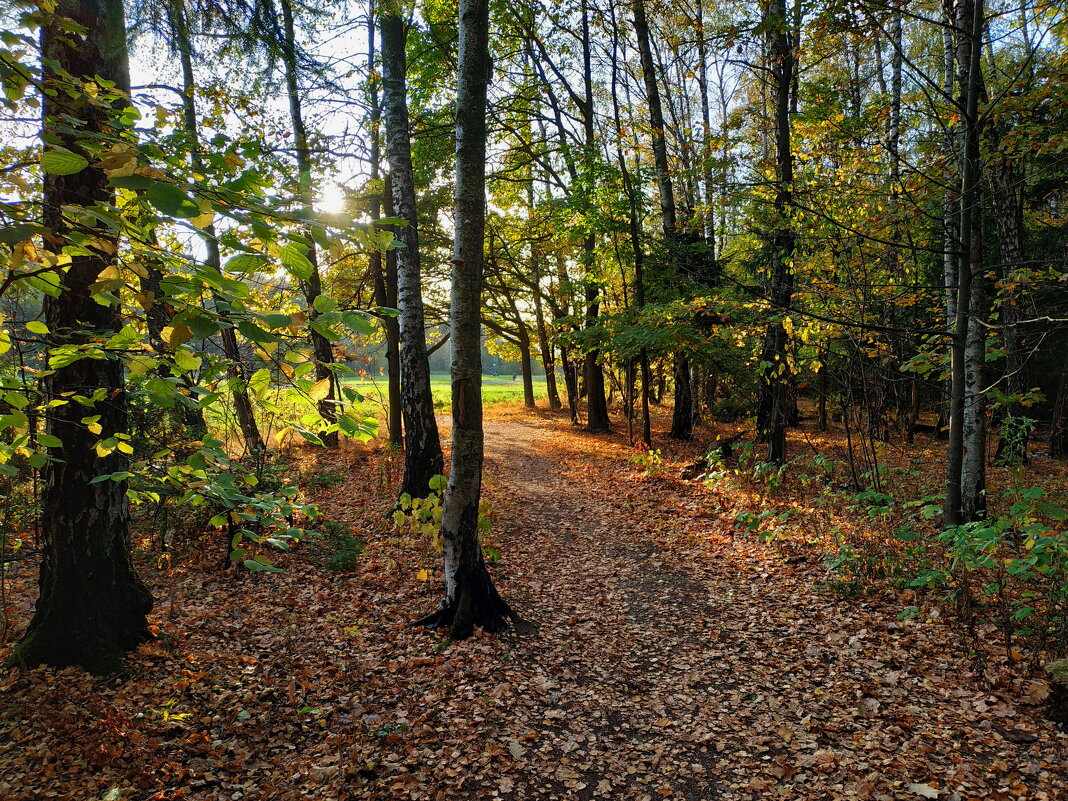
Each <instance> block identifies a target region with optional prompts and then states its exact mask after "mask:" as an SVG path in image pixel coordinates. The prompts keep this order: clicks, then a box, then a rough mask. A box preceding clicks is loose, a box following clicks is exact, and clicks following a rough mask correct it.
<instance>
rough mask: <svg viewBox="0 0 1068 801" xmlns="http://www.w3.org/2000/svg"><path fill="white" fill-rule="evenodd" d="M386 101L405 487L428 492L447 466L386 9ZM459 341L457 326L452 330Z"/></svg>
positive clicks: (400, 39) (396, 24)
mask: <svg viewBox="0 0 1068 801" xmlns="http://www.w3.org/2000/svg"><path fill="white" fill-rule="evenodd" d="M381 27H382V101H383V108H382V111H383V118H384V120H385V123H386V158H387V160H388V161H389V164H390V169H391V173H390V175H391V177H392V186H393V210H394V213H395V214H396V216H398V217H400V218H401V219H403V220H406V221H407V223H408V224H407V225H405V226H403V227H401V228H400V229H399V230H398V231H397V239H399V240H400V241H401V242H402V243H403V245H404V246H403V247H402V248H400V249H399V250H398V251H397V303H398V306H399V307H400V362H401V409H402V413H403V416H404V479H403V481H402V482H401V488H400V491H401V493H408V494H409V495H411V496H412V497H415V498H423V497H426V495H427V494H428V493H429V491H430V479H431V478H433V477H434V476H436V475H439V474H440V473H442V472H444V463H445V459H444V456H443V454H442V452H441V440H440V438H439V436H438V424H437V420H435V419H434V398H433V396H432V395H431V392H430V365H429V363H428V361H427V353H426V325H425V322H424V318H423V286H422V272H421V269H420V263H419V227H418V226H419V219H418V216H417V215H416V207H415V177H414V174H413V172H412V153H411V139H410V135H409V129H408V98H407V85H406V74H407V57H406V55H405V49H404V40H405V34H404V23H403V21H402V20H401V18H400V16H398V15H397V14H396V13H386V14H383V15H382V19H381ZM452 341H453V346H454V347H455V346H456V329H453V330H452Z"/></svg>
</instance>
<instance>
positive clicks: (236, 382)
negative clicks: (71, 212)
mask: <svg viewBox="0 0 1068 801" xmlns="http://www.w3.org/2000/svg"><path fill="white" fill-rule="evenodd" d="M168 14H169V24H170V27H171V32H172V33H173V34H174V41H175V43H176V45H177V47H178V58H179V61H180V62H181V66H182V119H183V121H184V123H185V132H186V135H187V136H188V137H189V141H190V161H191V162H192V166H193V169H194V170H195V171H196V172H199V173H204V171H205V170H204V159H203V156H202V155H201V152H200V129H199V122H198V118H197V101H196V79H195V77H194V75H193V43H192V40H191V39H190V36H189V20H188V16H187V14H186V8H185V0H172V2H171V4H170V6H168ZM201 239H202V240H203V242H204V251H205V254H206V259H205V263H206V264H207V265H208V267H210V268H211V269H212V270H215V271H216V272H218V273H219V275H223V265H222V254H221V253H220V252H219V238H218V235H217V234H216V231H215V225H214V223H209V224H208V225H206V226H205V227H204V228H203V230H202V232H201ZM212 299H213V301H214V303H215V306H216V308H217V309H218V308H219V306H220V303H219V298H218V297H217V296H215V295H213V298H212ZM219 338H220V339H221V340H222V349H223V355H225V356H226V362H227V364H226V374H227V382H226V383H227V387H228V388H229V390H230V394H231V396H232V398H233V402H234V414H235V415H236V417H237V425H238V428H240V429H241V437H242V439H243V440H244V444H245V449H246V450H247V451H248V452H250V453H260V452H262V451H263V450H264V447H265V446H264V442H263V436H262V435H261V434H260V427H259V425H258V424H257V423H256V412H255V410H254V409H253V406H252V399H251V398H250V397H249V395H248V375H247V372H246V370H245V362H244V359H243V357H242V355H241V348H240V346H239V345H238V343H237V333H236V332H235V331H234V329H233V326H232V325H231V324H228V323H227V322H226V321H224V322H223V324H222V331H221V332H220V334H219Z"/></svg>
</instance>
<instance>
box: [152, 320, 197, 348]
mask: <svg viewBox="0 0 1068 801" xmlns="http://www.w3.org/2000/svg"><path fill="white" fill-rule="evenodd" d="M160 333H161V335H162V337H163V341H164V342H166V343H167V344H168V345H170V347H171V350H174V349H176V348H177V347H178V346H180V345H184V344H185V343H186V342H188V341H189V340H191V339H192V338H193V332H192V331H190V330H189V326H187V325H186V324H185V323H178V325H168V326H167V327H166V328H164V329H163V331H161V332H160Z"/></svg>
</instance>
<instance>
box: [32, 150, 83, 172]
mask: <svg viewBox="0 0 1068 801" xmlns="http://www.w3.org/2000/svg"><path fill="white" fill-rule="evenodd" d="M88 166H89V159H87V158H85V156H79V155H78V154H77V153H72V152H71V151H69V150H67V149H66V148H62V147H57V148H52V149H49V150H46V151H45V152H44V153H42V154H41V169H42V170H44V171H45V172H47V173H48V174H49V175H74V174H75V173H79V172H81V171H82V170H84V169H85V168H86V167H88Z"/></svg>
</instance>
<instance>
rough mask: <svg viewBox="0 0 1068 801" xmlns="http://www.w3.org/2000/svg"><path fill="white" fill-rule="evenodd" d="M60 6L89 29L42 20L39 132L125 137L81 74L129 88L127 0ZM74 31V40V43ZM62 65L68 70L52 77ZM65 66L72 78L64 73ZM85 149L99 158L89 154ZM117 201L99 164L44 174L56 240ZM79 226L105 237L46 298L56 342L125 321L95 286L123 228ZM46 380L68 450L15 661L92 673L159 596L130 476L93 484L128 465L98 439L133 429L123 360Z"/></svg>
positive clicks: (55, 423) (79, 366) (98, 337)
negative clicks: (103, 451) (133, 551)
mask: <svg viewBox="0 0 1068 801" xmlns="http://www.w3.org/2000/svg"><path fill="white" fill-rule="evenodd" d="M56 16H57V18H64V17H66V18H70V19H73V20H74V21H75V22H77V23H78V24H79V25H81V26H83V28H84V30H85V33H84V34H83V36H78V35H72V34H71V33H70V32H69V29H66V28H64V29H59V28H58V27H57V26H56V24H55V23H51V24H46V25H45V26H44V28H43V29H42V33H41V51H42V55H43V63H44V69H43V74H42V82H43V84H44V85H45V86H46V87H48V88H49V89H50V90H51V91H48V92H46V93H45V95H44V109H43V110H44V120H45V125H44V134H45V138H46V139H47V140H48V141H49V142H60V143H62V145H63V146H64V147H66V148H67V149H69V150H71V151H73V152H75V153H85V151H83V149H82V148H81V147H80V145H79V142H78V137H77V136H75V135H71V134H70V133H68V132H66V131H65V130H64V128H66V126H68V125H69V123H67V122H62V121H61V120H62V119H63V118H69V119H71V120H79V121H81V122H82V127H81V130H82V131H84V132H85V134H88V135H89V136H90V137H91V136H94V135H103V136H115V135H120V129H119V128H118V126H116V125H115V124H113V122H112V120H111V118H110V115H109V113H108V111H107V110H106V109H102V108H100V107H98V106H96V105H94V104H93V103H92V102H88V100H89V98H88V97H87V96H86V95H85V94H83V92H82V82H92V81H93V80H94V78H95V77H99V78H102V79H104V80H108V81H113V82H114V84H115V86H116V87H117V88H119V89H120V90H122V91H126V92H128V91H129V87H130V78H129V68H128V66H127V54H126V28H125V20H124V15H123V7H122V3H121V2H120V1H119V0H103V1H102V2H86V0H62V1H61V2H60V3H59V4H58V7H57V8H56ZM71 38H73V39H74V40H75V41H74V43H73V44H69V43H68V42H69V41H70V39H71ZM57 70H62V72H61V73H59V75H57ZM65 74H69V77H66V78H64V77H60V75H65ZM72 79H73V84H72V82H71V80H72ZM67 130H69V128H68V129H67ZM85 155H86V156H87V157H88V158H89V160H90V161H93V160H94V157H93V156H92V155H91V154H89V153H85ZM114 202H115V197H114V193H113V191H112V190H111V189H109V188H108V180H107V176H106V175H105V173H104V171H103V170H101V169H98V168H96V167H87V168H86V169H84V170H82V171H81V172H78V173H75V174H73V175H50V174H46V175H45V177H44V207H43V212H44V215H43V218H44V223H45V225H47V226H48V228H49V229H50V234H49V238H50V239H51V240H52V241H51V243H50V245H51V247H53V248H57V245H58V244H60V243H66V241H67V238H68V236H70V235H71V233H72V232H73V231H74V226H73V225H72V224H71V223H70V222H69V221H68V220H67V219H65V215H64V211H63V209H64V207H65V206H69V207H73V208H74V209H77V208H78V207H80V206H81V207H89V206H95V205H97V204H107V205H112V204H114ZM77 236H78V237H80V238H79V241H85V237H86V236H88V237H89V238H90V241H97V242H99V243H100V247H99V248H90V249H89V251H88V252H87V253H85V252H80V253H76V254H75V255H73V258H72V261H71V263H70V267H69V269H68V270H67V272H66V273H65V275H64V277H63V285H64V286H63V291H62V292H61V293H60V295H59V297H55V298H53V297H51V296H47V297H45V300H44V313H45V321H46V323H47V325H48V327H49V330H50V331H51V334H50V339H49V345H50V346H51V347H53V348H56V347H63V346H74V347H76V348H81V347H83V346H87V345H91V344H93V343H98V342H100V341H103V340H106V339H108V338H109V337H111V336H112V335H114V334H115V333H117V332H118V331H119V330H120V329H121V328H122V319H121V316H120V310H119V309H118V308H117V307H115V306H112V305H110V304H104V305H101V304H99V303H97V302H96V301H95V300H94V299H93V288H92V287H93V284H94V283H95V282H96V280H97V276H99V275H100V273H101V271H102V270H104V269H106V268H108V267H109V266H111V264H112V258H113V254H115V253H116V252H117V250H118V245H119V242H118V236H117V234H116V233H115V232H114V231H112V230H110V229H109V228H108V227H107V226H105V225H102V224H100V223H86V222H79V223H78V229H77ZM57 249H58V248H57ZM78 250H79V251H81V248H78ZM43 390H44V394H45V399H46V401H50V402H57V403H59V405H57V406H54V407H52V408H50V409H49V411H48V419H47V426H46V431H47V432H48V433H49V434H51V435H52V436H55V437H59V438H60V439H61V440H62V441H63V445H62V449H61V450H60V449H52V456H53V458H54V459H55V461H49V462H47V463H46V465H45V467H44V468H43V477H44V489H43V491H42V496H41V521H42V545H43V551H42V554H41V573H40V579H39V585H40V597H39V598H38V600H37V606H36V608H35V610H34V616H33V619H32V620H31V621H30V625H29V628H28V629H27V630H26V633H25V635H23V638H22V640H21V641H20V642H19V644H18V645H17V646H16V649H15V651H14V653H13V654H12V656H11V659H10V664H13V665H22V666H26V667H36V666H37V665H40V664H45V665H50V666H53V667H66V666H69V665H82V666H83V667H85V668H86V669H87V670H89V671H90V672H92V673H96V674H103V673H109V672H112V671H114V670H116V669H118V668H119V667H120V664H121V659H122V656H123V654H124V653H125V652H127V651H129V650H130V649H132V648H134V647H136V646H137V645H138V643H141V642H144V641H146V640H148V639H150V637H151V635H150V633H149V630H148V622H147V620H146V619H145V615H147V614H148V612H149V610H151V608H152V596H151V594H150V593H149V591H148V589H147V588H146V587H145V585H144V584H143V583H142V582H141V580H140V578H138V576H137V573H136V572H135V571H134V568H133V564H132V562H131V561H130V542H129V507H128V505H127V501H126V482H125V481H103V482H100V483H96V484H93V483H90V482H91V481H92V480H93V479H94V478H95V477H97V476H99V475H101V474H105V473H114V472H122V471H125V470H126V469H127V468H128V466H129V462H128V459H127V458H126V457H125V456H124V455H123V454H121V453H120V452H119V451H118V450H115V451H112V452H111V453H110V454H109V455H107V456H104V457H100V456H98V455H97V453H96V451H95V445H96V443H97V442H99V441H100V440H101V439H102V438H107V437H112V436H114V435H116V434H125V433H126V395H125V386H124V382H123V362H122V361H121V359H119V358H118V355H117V354H112V356H111V357H110V358H106V359H91V358H83V359H79V360H78V361H76V362H74V363H72V364H70V365H68V366H66V367H59V368H56V369H55V370H54V371H53V372H52V373H51V375H49V376H48V377H47V378H46V379H45V380H44V384H43ZM98 391H99V392H100V393H101V394H102V395H103V398H102V399H101V400H99V401H96V403H95V404H94V405H92V406H91V407H85V406H83V405H81V404H79V403H72V402H71V401H70V400H69V398H70V396H71V395H74V394H78V395H82V396H93V394H94V393H95V392H98ZM87 414H92V415H99V418H98V421H97V422H98V423H99V425H100V426H101V428H102V429H103V431H102V433H101V435H100V436H99V437H98V436H97V435H95V434H93V433H92V432H90V431H89V430H88V429H87V428H86V426H85V424H83V423H82V422H81V420H82V418H83V417H85V416H86V415H87Z"/></svg>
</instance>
